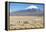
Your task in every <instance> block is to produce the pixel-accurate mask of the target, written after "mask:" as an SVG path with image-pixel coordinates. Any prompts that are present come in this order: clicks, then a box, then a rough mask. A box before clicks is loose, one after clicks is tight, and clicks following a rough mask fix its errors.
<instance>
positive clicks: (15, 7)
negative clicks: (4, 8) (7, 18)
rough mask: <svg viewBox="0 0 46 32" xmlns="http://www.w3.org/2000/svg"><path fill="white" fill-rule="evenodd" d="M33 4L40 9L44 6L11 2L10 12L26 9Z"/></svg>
mask: <svg viewBox="0 0 46 32" xmlns="http://www.w3.org/2000/svg"><path fill="white" fill-rule="evenodd" d="M32 5H34V6H36V7H38V9H40V10H43V7H44V6H43V4H22V3H21V4H20V3H10V12H14V11H20V10H24V9H25V8H27V7H30V6H32ZM8 6H9V5H8Z"/></svg>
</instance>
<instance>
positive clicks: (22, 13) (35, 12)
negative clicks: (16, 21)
mask: <svg viewBox="0 0 46 32" xmlns="http://www.w3.org/2000/svg"><path fill="white" fill-rule="evenodd" d="M10 16H43V11H41V10H39V9H35V8H32V9H25V10H20V11H16V12H11V13H10Z"/></svg>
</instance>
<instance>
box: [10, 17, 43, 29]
mask: <svg viewBox="0 0 46 32" xmlns="http://www.w3.org/2000/svg"><path fill="white" fill-rule="evenodd" d="M42 27H43V16H10V29H28V28H42Z"/></svg>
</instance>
